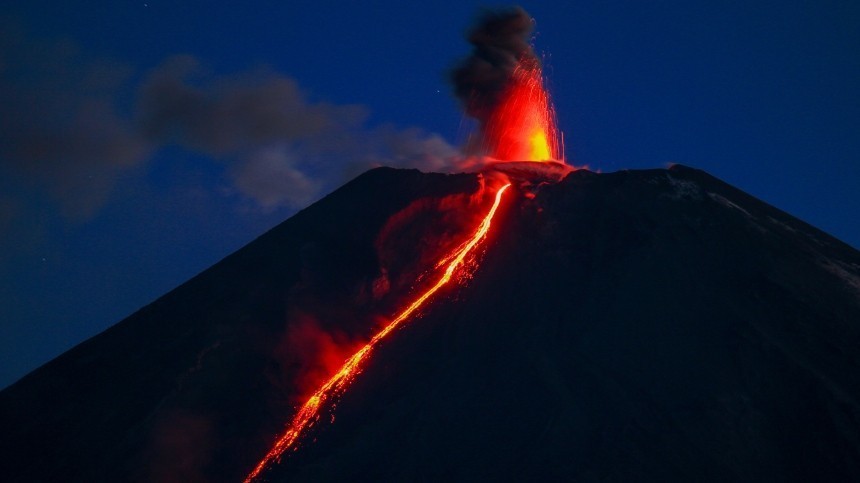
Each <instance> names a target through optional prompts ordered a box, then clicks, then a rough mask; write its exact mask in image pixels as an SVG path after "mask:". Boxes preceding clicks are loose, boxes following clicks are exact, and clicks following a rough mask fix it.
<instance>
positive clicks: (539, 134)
mask: <svg viewBox="0 0 860 483" xmlns="http://www.w3.org/2000/svg"><path fill="white" fill-rule="evenodd" d="M533 24H534V21H533V19H532V18H531V17H530V16H529V14H528V13H526V11H525V10H523V9H522V8H519V7H517V8H511V9H503V10H494V11H488V12H485V13H484V15H483V16H482V17H481V18H479V19H478V22H477V23H476V24H475V26H474V27H473V28H472V29H471V30H470V31H469V33H468V36H467V38H468V40H469V42H470V43H471V44H472V46H473V49H472V52H471V53H470V54H469V56H467V57H466V58H464V59H463V60H462V61H461V62H460V64H459V65H458V66H457V67H456V68H455V69H454V70H453V71H452V72H451V83H452V84H453V87H454V94H455V95H456V96H457V97H458V98H459V99H460V103H461V104H462V106H463V109H464V111H465V114H466V115H467V116H469V117H471V118H474V119H475V120H476V121H478V124H479V136H478V137H477V138H473V139H472V140H470V143H469V144H470V145H469V146H468V148H467V150H468V151H470V153H469V154H476V155H477V156H478V157H487V158H490V160H492V161H496V162H510V161H557V162H562V163H563V162H564V154H563V151H564V150H563V147H564V146H563V143H562V136H561V134H560V133H559V130H558V128H557V127H556V118H555V110H554V109H553V107H552V103H551V102H550V96H549V94H548V93H547V90H546V87H545V84H544V78H543V69H542V68H541V61H540V59H539V58H538V56H537V55H535V51H534V48H533V47H532V44H531V32H532V27H533Z"/></svg>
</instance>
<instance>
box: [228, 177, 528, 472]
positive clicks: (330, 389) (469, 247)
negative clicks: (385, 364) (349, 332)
mask: <svg viewBox="0 0 860 483" xmlns="http://www.w3.org/2000/svg"><path fill="white" fill-rule="evenodd" d="M510 186H511V185H510V183H508V184H506V185H504V186H502V187H501V188H499V190H498V191H497V192H496V196H495V200H494V201H493V205H492V207H490V211H489V212H488V213H487V215H486V216H484V218H483V220H482V221H481V223H480V224H479V225H478V227H477V229H476V230H475V232H474V233H473V234H472V236H471V237H470V238H469V239H468V240H467V241H466V242H465V243H463V244H462V245H460V246H459V247H457V248H456V249H455V250H454V251H453V252H452V253H449V254H446V255H445V256H444V257H443V258H442V261H441V262H440V263H439V264H438V266H442V265H445V271H444V272H443V273H442V275H441V276H440V277H439V280H438V281H437V282H436V283H435V284H434V285H433V286H432V287H430V288H429V289H427V290H426V291H425V292H424V293H422V294H421V295H420V296H419V297H418V298H416V299H415V300H414V301H412V303H410V304H409V305H408V306H407V307H406V308H405V309H403V310H402V311H401V312H400V313H399V314H398V315H397V317H395V318H394V320H392V321H391V322H389V323H388V325H386V326H385V327H383V328H382V330H380V331H379V332H378V333H376V335H374V336H373V338H372V339H370V342H368V343H367V344H366V345H364V346H363V347H362V348H361V349H359V350H358V351H357V352H356V353H355V354H353V355H352V356H351V357H350V358H349V359H347V360H346V361H345V362H344V363H343V366H341V368H340V370H339V371H338V372H337V373H335V374H334V375H333V376H331V377H330V378H329V379H328V380H327V381H326V382H325V383H324V384H323V385H322V386H320V387H319V388H318V389H317V390H316V391H315V392H314V393H313V395H312V396H311V397H310V398H308V400H307V401H305V403H304V404H303V405H302V407H301V408H299V410H298V412H296V415H295V416H294V417H293V420H292V421H291V422H290V424H289V425H288V426H287V427H286V429H285V431H284V432H283V434H281V436H280V437H279V438H278V439H277V441H275V444H274V445H273V446H272V449H271V450H269V452H268V453H267V454H266V456H265V457H263V459H262V460H260V462H259V463H258V464H257V466H255V467H254V469H253V470H252V471H251V473H249V474H248V476H247V477H246V478H245V482H246V483H249V482H252V481H255V480H257V479H258V478H259V477H260V476H261V474H262V473H263V471H265V470H266V469H267V468H268V467H269V466H270V465H272V464H273V463H275V462H278V461H279V460H280V459H281V456H283V454H284V453H285V452H286V451H287V450H289V449H291V448H295V445H296V442H297V441H298V439H299V437H301V436H302V435H303V434H304V433H305V432H306V431H307V430H308V429H310V428H311V427H312V426H313V425H314V424H315V423H316V422H317V421H319V418H320V410H321V409H322V408H323V406H324V405H325V404H326V403H327V402H330V401H332V400H333V399H334V398H336V397H338V396H340V395H341V394H343V392H344V391H345V390H346V388H347V387H348V386H349V384H350V383H351V382H352V381H353V379H355V377H356V376H357V375H358V374H359V372H361V365H362V363H364V362H365V361H366V360H367V358H368V357H369V356H370V354H371V352H372V351H373V349H374V348H375V347H376V346H377V345H378V344H379V343H380V342H381V341H382V339H384V338H385V337H386V336H387V335H388V334H390V333H391V332H392V331H393V330H394V329H396V328H397V327H398V326H400V325H401V324H402V323H403V322H404V321H405V320H407V319H408V318H409V317H410V316H411V315H412V314H414V313H415V311H417V310H418V309H419V308H421V306H422V305H424V303H425V302H426V301H427V300H428V299H430V298H431V297H432V296H433V295H434V294H435V293H436V292H437V291H439V289H440V288H442V287H443V286H444V285H445V284H447V283H448V282H450V281H451V278H452V277H453V276H454V272H455V271H456V270H457V269H458V268H460V267H461V266H462V265H463V264H464V263H465V261H466V257H468V256H469V255H470V254H472V253H473V251H474V250H475V247H477V246H478V244H479V243H480V242H481V240H483V239H484V237H486V235H487V232H489V231H490V224H491V223H492V221H493V217H494V216H495V214H496V210H497V209H498V208H499V203H501V200H502V195H503V194H504V192H505V190H507V189H508V188H509V187H510ZM446 264H447V265H446Z"/></svg>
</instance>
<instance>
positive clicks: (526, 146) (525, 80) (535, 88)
mask: <svg viewBox="0 0 860 483" xmlns="http://www.w3.org/2000/svg"><path fill="white" fill-rule="evenodd" d="M483 131H484V132H483V133H482V134H483V139H484V141H485V143H486V144H487V146H486V148H487V150H488V152H489V155H490V156H491V157H493V158H495V159H498V160H503V161H562V162H563V157H562V156H560V153H561V152H562V150H561V149H560V146H559V145H560V141H561V136H560V135H559V131H558V128H557V127H556V121H555V113H554V110H553V108H552V104H551V103H550V99H549V95H548V94H547V92H546V89H545V88H544V85H543V75H542V73H541V68H540V65H539V64H538V62H537V61H536V60H534V59H521V60H520V61H519V63H518V64H517V67H516V69H515V70H514V72H513V75H512V77H511V79H510V83H509V84H508V86H507V88H506V89H505V91H504V92H503V93H502V97H501V99H500V102H499V104H498V105H497V106H494V109H493V110H492V112H491V113H490V115H489V117H488V118H487V120H486V122H485V124H484V126H483Z"/></svg>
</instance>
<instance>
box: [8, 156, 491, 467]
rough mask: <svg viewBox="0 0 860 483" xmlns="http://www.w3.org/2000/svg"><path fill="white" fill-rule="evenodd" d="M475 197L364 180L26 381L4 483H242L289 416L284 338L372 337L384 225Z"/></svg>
mask: <svg viewBox="0 0 860 483" xmlns="http://www.w3.org/2000/svg"><path fill="white" fill-rule="evenodd" d="M477 186H478V183H477V177H476V176H475V175H443V174H422V173H420V172H418V171H417V170H394V169H390V168H379V169H375V170H372V171H369V172H367V173H365V174H364V175H362V176H359V177H358V178H356V179H355V180H353V181H352V182H350V183H348V184H346V185H345V186H343V187H342V188H340V189H339V190H337V191H335V192H334V193H332V194H331V195H329V196H327V197H326V198H324V199H322V200H321V201H319V202H317V203H315V204H314V205H313V206H311V207H309V208H307V209H306V210H304V211H302V212H300V213H298V214H297V215H295V216H293V217H292V218H290V219H289V220H287V221H285V222H284V223H282V224H280V225H279V226H277V227H275V228H274V229H272V230H271V231H269V232H268V233H266V234H264V235H263V236H261V237H259V238H258V239H257V240H255V241H253V242H252V243H250V244H248V245H247V246H245V247H244V248H242V249H241V250H239V251H237V252H236V253H234V254H232V255H231V256H229V257H227V258H225V259H224V260H222V261H221V262H219V263H218V264H216V265H214V266H213V267H211V268H209V269H208V270H206V271H204V272H203V273H201V274H199V275H198V276H196V277H194V278H193V279H191V280H190V281H188V282H186V283H185V284H183V285H182V286H180V287H178V288H176V289H175V290H173V291H171V292H170V293H168V294H166V295H164V296H163V297H161V298H159V299H158V300H156V301H155V302H153V303H152V304H150V305H148V306H146V307H144V308H142V309H141V310H139V311H138V312H137V313H135V314H133V315H131V316H130V317H128V318H127V319H125V320H123V321H122V322H120V323H118V324H117V325H115V326H114V327H112V328H110V329H108V330H106V331H105V332H103V333H102V334H99V335H98V336H95V337H93V338H92V339H90V340H88V341H86V342H84V343H82V344H80V345H79V346H77V347H75V348H73V349H72V350H70V351H68V352H66V353H65V354H63V355H61V356H60V357H58V358H56V359H55V360H53V361H51V362H50V363H48V364H46V365H44V366H43V367H41V368H39V369H37V370H36V371H34V372H32V373H31V374H29V375H27V376H26V377H24V378H23V379H21V380H20V381H18V382H17V383H15V384H13V385H12V386H10V387H8V388H7V389H5V390H3V391H2V392H0V481H4V482H13V481H21V482H25V481H26V482H32V481H86V482H93V481H237V480H241V479H242V478H243V477H244V476H245V474H246V472H247V471H248V468H249V467H252V466H253V465H254V464H255V462H256V460H257V459H258V458H259V456H260V455H262V454H264V453H265V452H266V451H267V450H268V444H269V442H270V438H271V437H272V435H273V434H275V433H276V432H278V431H280V429H281V428H282V426H283V422H284V421H285V420H289V418H290V417H291V415H292V408H293V406H292V405H293V402H294V399H295V397H296V388H295V387H293V381H292V379H294V376H295V374H294V373H295V368H293V367H285V365H288V364H291V363H293V364H295V363H298V362H301V361H297V360H296V359H295V358H291V357H290V356H289V354H287V355H285V354H283V351H284V346H285V340H284V339H285V333H286V332H288V331H289V330H290V325H291V324H297V323H301V322H303V321H304V320H306V319H307V318H308V317H309V316H311V315H312V316H313V318H314V320H313V322H314V327H318V328H319V330H320V331H326V330H328V329H330V328H332V327H333V326H337V327H336V329H337V332H338V333H341V334H344V335H345V336H349V335H355V336H356V337H364V336H366V334H367V333H368V332H369V331H371V330H372V328H373V325H374V323H373V322H374V321H373V320H371V319H372V318H373V317H374V316H376V315H377V312H378V311H380V310H386V311H387V310H390V307H391V306H390V303H387V302H388V301H387V299H386V298H385V297H382V298H380V297H375V298H374V297H372V296H370V295H369V294H368V292H370V291H371V290H370V288H369V287H370V286H372V284H373V282H374V278H375V277H378V274H379V266H378V260H377V253H376V246H375V244H376V243H377V237H378V234H379V233H380V231H381V230H382V229H383V227H384V226H385V225H386V223H387V222H388V220H389V218H391V217H392V215H394V214H395V213H397V212H398V211H400V210H403V209H404V208H405V207H407V206H409V205H410V204H411V203H413V202H414V201H415V200H416V199H420V198H423V197H427V198H431V199H434V198H439V197H444V196H447V195H450V194H452V193H462V192H473V191H475V190H476V189H477ZM392 292H396V290H393V289H392ZM391 296H392V297H394V298H396V293H393V294H392V295H391ZM308 314H310V315H308Z"/></svg>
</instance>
